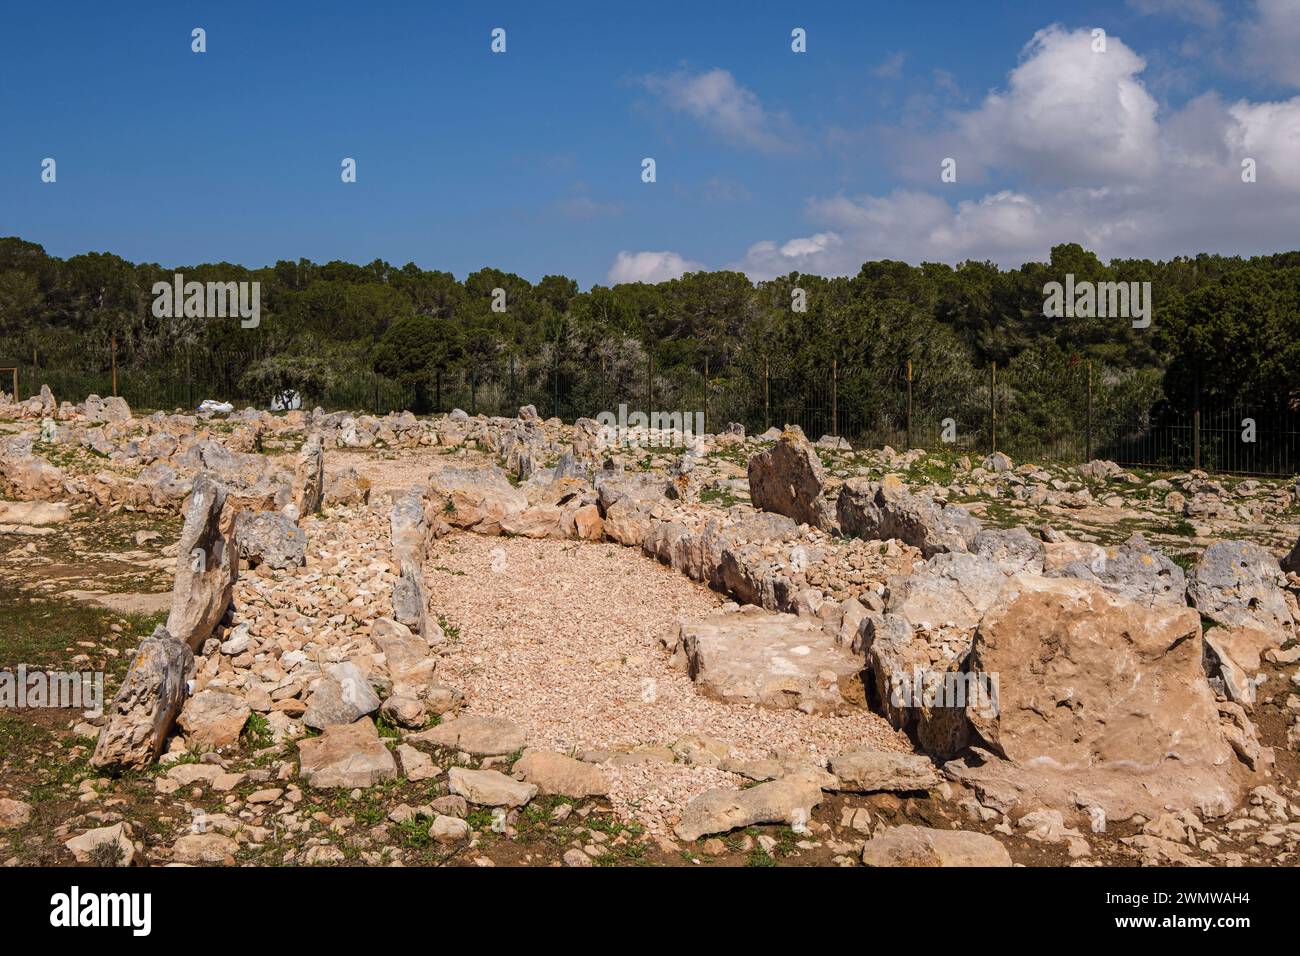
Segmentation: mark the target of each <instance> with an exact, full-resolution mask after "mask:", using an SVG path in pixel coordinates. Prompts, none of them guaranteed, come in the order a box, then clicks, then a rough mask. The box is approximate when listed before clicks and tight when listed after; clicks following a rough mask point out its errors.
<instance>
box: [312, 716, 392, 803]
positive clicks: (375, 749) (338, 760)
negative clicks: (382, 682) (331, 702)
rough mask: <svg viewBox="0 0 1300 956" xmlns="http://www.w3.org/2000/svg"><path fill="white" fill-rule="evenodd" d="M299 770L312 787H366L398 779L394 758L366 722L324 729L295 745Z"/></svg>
mask: <svg viewBox="0 0 1300 956" xmlns="http://www.w3.org/2000/svg"><path fill="white" fill-rule="evenodd" d="M298 768H299V773H300V774H301V775H302V778H303V780H305V781H306V782H307V783H308V784H310V785H311V786H313V787H320V788H325V787H344V788H348V789H352V788H356V787H369V786H373V785H374V784H376V783H381V782H382V781H384V780H393V779H395V778H396V777H397V764H396V762H395V761H394V760H393V755H392V754H391V753H390V752H389V750H388V748H387V747H385V746H384V745H383V743H382V742H381V741H380V739H379V734H378V732H377V731H376V730H375V725H374V724H373V723H372V722H371V721H370V720H369V719H362V720H358V721H357V722H356V723H354V724H336V725H334V726H331V727H326V728H325V732H324V733H322V734H321V735H320V736H319V737H309V738H307V739H305V740H302V741H299V743H298Z"/></svg>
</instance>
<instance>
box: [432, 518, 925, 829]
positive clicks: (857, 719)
mask: <svg viewBox="0 0 1300 956" xmlns="http://www.w3.org/2000/svg"><path fill="white" fill-rule="evenodd" d="M426 567H427V569H428V571H427V581H428V584H429V586H430V592H431V594H432V600H433V605H434V608H435V609H436V610H437V611H438V612H440V613H441V614H442V615H443V616H444V617H445V618H446V619H447V620H448V621H449V622H450V623H451V624H453V625H455V626H456V627H458V628H459V629H460V636H459V640H458V641H457V642H456V646H455V647H454V648H453V650H452V652H451V654H450V655H449V656H448V657H446V658H444V659H443V662H442V663H441V664H440V666H439V679H440V680H441V681H442V682H444V683H447V684H450V685H452V686H454V687H458V688H460V689H462V690H463V691H465V694H466V699H467V712H469V713H476V714H484V715H488V714H490V715H494V716H499V717H506V718H509V719H511V720H514V721H516V722H518V723H519V724H520V725H522V726H523V727H524V728H525V729H526V730H527V731H528V733H529V738H530V742H531V743H532V744H533V745H535V746H541V747H547V748H554V749H556V750H563V751H571V750H575V749H576V750H579V751H581V750H586V749H604V748H618V747H620V746H624V747H625V746H627V745H639V744H659V745H670V744H672V743H673V741H675V740H677V739H678V738H679V737H682V736H684V735H686V734H701V735H707V736H711V737H717V738H721V739H722V740H725V741H727V742H728V743H730V744H731V745H732V746H733V747H734V749H735V756H738V757H742V758H761V757H768V756H772V755H774V754H778V753H788V754H798V755H800V756H803V757H807V758H810V759H815V760H816V759H821V758H825V757H828V756H831V755H833V754H836V753H841V752H843V751H847V750H853V749H857V748H862V747H874V748H878V749H887V750H897V751H903V752H910V751H911V747H910V745H909V744H908V742H907V740H906V738H905V737H903V736H902V735H900V734H897V733H896V732H895V731H893V730H892V729H891V728H890V727H889V726H888V724H887V723H886V722H885V721H884V720H883V719H882V718H880V717H878V716H877V715H875V714H871V713H868V712H865V711H863V712H856V713H854V714H852V715H850V716H844V717H822V716H810V715H807V714H803V713H800V712H798V711H771V710H763V709H759V708H755V707H747V706H737V705H730V704H723V703H719V702H717V701H713V700H709V699H707V698H705V697H701V696H700V695H698V694H697V693H696V692H695V688H694V685H693V684H692V683H691V681H690V679H689V678H688V677H687V676H686V674H685V673H683V672H681V671H678V670H675V669H673V668H672V667H670V666H669V663H668V657H667V655H666V654H665V653H664V652H663V650H662V649H661V648H660V647H659V644H658V638H659V637H660V636H661V635H665V634H668V633H670V632H671V631H673V630H674V629H675V628H676V626H677V624H678V623H679V622H680V621H683V620H697V619H699V618H702V617H704V616H707V615H708V614H710V613H712V612H713V611H714V610H716V608H717V607H718V606H719V604H720V603H721V601H722V598H721V597H720V596H719V595H717V594H715V593H713V592H711V591H709V590H708V589H707V588H704V587H702V586H700V585H698V584H696V583H695V582H693V581H691V580H689V579H688V578H686V577H684V576H682V575H680V574H678V573H677V572H675V571H673V570H672V569H671V568H667V567H665V566H663V565H660V564H658V563H656V562H654V561H652V560H650V559H648V558H646V557H644V556H643V555H642V554H641V553H640V552H639V551H636V550H634V549H631V548H623V547H621V546H619V545H617V544H612V543H580V542H570V541H531V540H527V539H522V538H485V537H480V536H477V535H470V534H456V535H452V536H450V537H448V538H445V539H443V540H441V541H440V542H438V543H437V544H435V546H434V551H433V554H432V556H431V557H430V559H429V562H428V564H427V565H426ZM611 776H612V777H613V778H614V789H613V792H612V793H611V799H612V800H613V802H614V804H615V806H616V807H619V808H620V809H622V810H624V811H626V812H628V813H630V814H631V815H633V816H635V817H637V818H638V819H639V820H640V821H641V822H643V823H645V824H646V825H647V826H648V827H649V828H650V829H651V831H652V832H666V830H667V827H668V826H669V825H670V824H671V822H672V821H674V820H675V818H676V815H677V813H678V812H679V811H680V809H681V807H682V806H683V805H684V804H685V802H687V801H688V800H689V799H690V798H691V797H692V796H694V795H695V794H697V793H700V792H703V791H704V790H707V789H709V788H711V787H716V786H726V785H734V786H739V785H740V784H741V783H742V782H743V781H742V779H741V778H740V777H737V776H735V775H733V774H729V773H723V772H721V771H718V770H708V769H704V768H696V767H687V766H684V765H681V764H676V765H673V764H651V765H648V766H638V767H624V768H619V769H616V770H612V771H611Z"/></svg>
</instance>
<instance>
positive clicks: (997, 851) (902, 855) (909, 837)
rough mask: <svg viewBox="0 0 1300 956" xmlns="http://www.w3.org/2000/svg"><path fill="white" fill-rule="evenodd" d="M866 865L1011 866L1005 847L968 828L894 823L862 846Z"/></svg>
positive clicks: (863, 859) (863, 860) (989, 837)
mask: <svg viewBox="0 0 1300 956" xmlns="http://www.w3.org/2000/svg"><path fill="white" fill-rule="evenodd" d="M862 862H863V863H864V864H866V865H867V866H1011V855H1010V854H1009V853H1007V850H1006V847H1004V846H1003V845H1002V844H1001V843H999V842H998V841H997V840H996V839H994V838H993V837H991V836H987V835H986V834H983V833H973V832H971V831H970V830H932V829H930V828H928V827H914V826H911V825H910V824H909V825H905V826H901V827H893V828H892V829H890V830H887V831H886V832H884V833H882V834H881V835H880V836H878V837H876V838H874V839H872V840H868V841H867V842H866V845H865V846H864V847H863V848H862Z"/></svg>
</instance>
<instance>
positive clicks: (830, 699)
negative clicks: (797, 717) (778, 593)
mask: <svg viewBox="0 0 1300 956" xmlns="http://www.w3.org/2000/svg"><path fill="white" fill-rule="evenodd" d="M678 653H679V654H680V658H679V660H680V661H682V662H684V663H685V665H686V667H687V670H688V672H689V673H690V676H691V679H692V680H694V681H695V683H696V687H697V688H698V689H699V691H700V692H701V693H703V694H705V695H706V696H709V697H714V698H716V699H718V700H722V701H726V702H727V703H733V704H751V705H758V706H760V707H768V708H772V709H777V710H785V709H791V708H797V709H799V710H802V711H805V712H806V713H826V712H835V711H838V710H841V709H843V708H845V707H847V706H850V705H859V706H860V705H862V704H863V703H864V702H865V697H864V693H863V689H862V679H861V671H862V661H861V659H860V658H858V657H857V656H856V655H854V654H852V653H851V652H849V651H848V650H847V649H846V648H844V647H841V646H840V645H839V643H838V642H837V641H836V640H835V637H834V635H832V634H830V633H828V632H827V631H826V630H825V629H824V628H823V627H822V626H821V622H820V621H819V620H817V619H816V618H804V617H798V616H796V615H793V614H762V613H754V612H746V613H739V614H715V615H713V616H711V617H709V618H708V619H706V620H704V621H701V622H698V623H692V624H683V625H681V629H680V632H679V636H678Z"/></svg>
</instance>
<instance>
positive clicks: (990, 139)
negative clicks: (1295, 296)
mask: <svg viewBox="0 0 1300 956" xmlns="http://www.w3.org/2000/svg"><path fill="white" fill-rule="evenodd" d="M1292 2H1293V3H1300V0H1292ZM1090 41H1091V34H1090V31H1076V32H1074V33H1067V32H1064V31H1062V30H1061V29H1060V28H1057V27H1049V28H1048V29H1046V30H1043V31H1040V32H1039V33H1038V34H1036V35H1035V37H1034V39H1033V41H1031V43H1030V44H1029V45H1028V46H1027V47H1026V48H1025V52H1024V55H1023V58H1022V61H1021V63H1020V64H1019V65H1018V66H1017V67H1015V69H1014V70H1013V71H1012V72H1011V74H1010V76H1009V80H1008V83H1007V88H1006V90H1004V91H1000V92H994V93H991V94H990V95H989V96H988V97H986V98H985V100H984V101H983V103H982V104H981V105H980V106H979V107H978V108H976V109H974V110H972V111H968V112H965V113H958V114H956V115H955V116H954V117H953V121H954V124H955V126H956V127H957V133H956V134H955V135H956V139H955V141H953V139H952V137H953V135H954V134H952V133H951V132H949V133H943V132H937V133H935V134H933V135H931V136H930V137H928V138H925V137H919V138H917V139H915V140H913V141H912V143H911V149H910V155H909V157H908V161H909V163H910V164H911V165H912V166H914V167H917V168H925V169H927V170H934V172H933V174H932V175H933V176H934V180H937V178H938V157H941V156H944V155H954V156H956V158H957V159H958V171H959V181H960V182H961V183H962V184H963V185H965V186H966V188H969V184H970V183H972V182H978V181H982V180H980V179H979V178H978V177H977V176H972V175H969V173H970V166H971V165H972V162H971V156H972V155H974V156H976V157H978V159H979V160H980V161H981V162H983V163H985V164H986V168H983V169H980V168H977V169H976V170H975V172H976V173H980V174H983V175H985V176H987V177H988V178H990V179H995V180H996V179H999V178H1002V179H1006V178H1008V177H1009V178H1010V181H1011V182H1014V183H1016V185H1015V187H1014V188H1005V187H1003V188H997V187H994V188H993V189H991V190H990V191H989V192H987V193H986V194H984V195H982V196H979V197H977V198H967V199H962V200H956V201H954V200H952V199H950V198H949V195H950V194H948V193H945V192H941V191H940V189H941V187H939V186H938V184H937V182H935V185H934V187H933V191H932V192H930V191H922V190H920V189H910V190H896V191H894V192H892V193H889V194H886V195H865V196H845V195H842V194H841V195H834V196H822V197H815V198H812V199H810V200H808V202H807V203H806V207H805V217H806V219H807V220H808V222H809V223H810V225H811V227H812V228H811V229H809V230H808V233H807V234H806V235H804V234H799V235H796V236H795V237H794V238H789V239H786V240H784V241H776V240H764V241H761V242H756V243H754V244H753V245H751V246H750V247H749V249H748V250H747V251H746V253H745V256H744V257H743V258H742V259H741V260H740V261H739V262H736V263H733V264H732V266H731V268H736V269H740V270H742V271H744V272H746V273H748V274H749V275H750V276H751V277H752V278H755V279H765V278H771V277H773V276H778V275H784V274H786V273H788V272H790V271H792V270H798V271H801V272H811V273H819V274H824V275H852V274H854V273H856V272H857V271H858V269H859V268H860V266H861V264H862V263H863V262H864V261H866V260H872V259H885V258H889V259H903V260H906V261H909V262H922V261H941V262H954V263H955V262H959V261H962V260H964V259H981V260H982V259H991V260H993V261H995V262H998V263H999V264H1001V265H1003V266H1017V265H1019V264H1021V263H1023V262H1026V261H1043V260H1045V259H1046V258H1047V257H1048V254H1049V252H1050V250H1051V247H1052V246H1053V245H1056V244H1058V243H1061V242H1079V243H1082V244H1083V245H1085V246H1086V247H1088V248H1090V249H1093V250H1094V251H1096V252H1097V253H1098V254H1100V255H1101V256H1102V257H1103V258H1117V257H1118V258H1127V257H1134V258H1156V257H1169V256H1174V255H1184V254H1195V253H1198V252H1223V253H1227V254H1242V255H1250V254H1254V253H1265V252H1273V251H1276V250H1278V249H1289V248H1293V247H1294V246H1295V242H1296V233H1295V223H1296V222H1297V221H1300V163H1297V161H1296V157H1298V156H1300V96H1297V97H1295V98H1293V99H1291V100H1286V101H1283V102H1250V101H1246V100H1241V101H1237V102H1233V103H1225V102H1223V101H1222V100H1221V98H1220V97H1219V96H1218V95H1217V94H1215V93H1213V92H1210V93H1205V94H1202V95H1201V96H1198V97H1196V98H1194V99H1192V100H1191V101H1189V102H1188V103H1186V104H1185V105H1184V106H1183V107H1182V108H1181V109H1180V110H1178V111H1177V112H1175V113H1172V114H1170V115H1168V116H1165V117H1159V116H1158V115H1157V108H1156V103H1155V101H1154V99H1153V98H1152V97H1151V96H1150V94H1149V93H1148V92H1147V90H1146V89H1145V87H1144V85H1143V83H1142V80H1141V77H1140V74H1141V72H1142V69H1143V66H1144V63H1143V60H1142V58H1141V57H1140V56H1138V55H1137V54H1136V53H1135V52H1133V51H1132V50H1131V49H1129V48H1128V47H1127V46H1126V45H1125V44H1123V43H1122V42H1121V41H1119V40H1118V39H1117V38H1115V37H1110V38H1109V41H1108V45H1107V52H1106V53H1093V52H1092V49H1091V43H1090ZM945 137H947V139H946V140H945ZM939 142H942V143H943V149H945V150H948V149H951V150H953V151H954V152H952V153H947V152H936V151H935V150H936V144H937V143H939ZM963 144H964V145H963ZM1246 157H1249V158H1252V159H1254V160H1255V161H1256V163H1257V164H1258V180H1257V182H1254V183H1243V182H1242V180H1241V172H1242V170H1241V161H1242V159H1243V158H1246ZM975 165H977V167H978V164H975ZM942 188H946V189H951V188H954V187H942ZM955 188H961V187H960V186H959V187H955ZM958 195H963V194H961V193H959V194H958Z"/></svg>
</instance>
